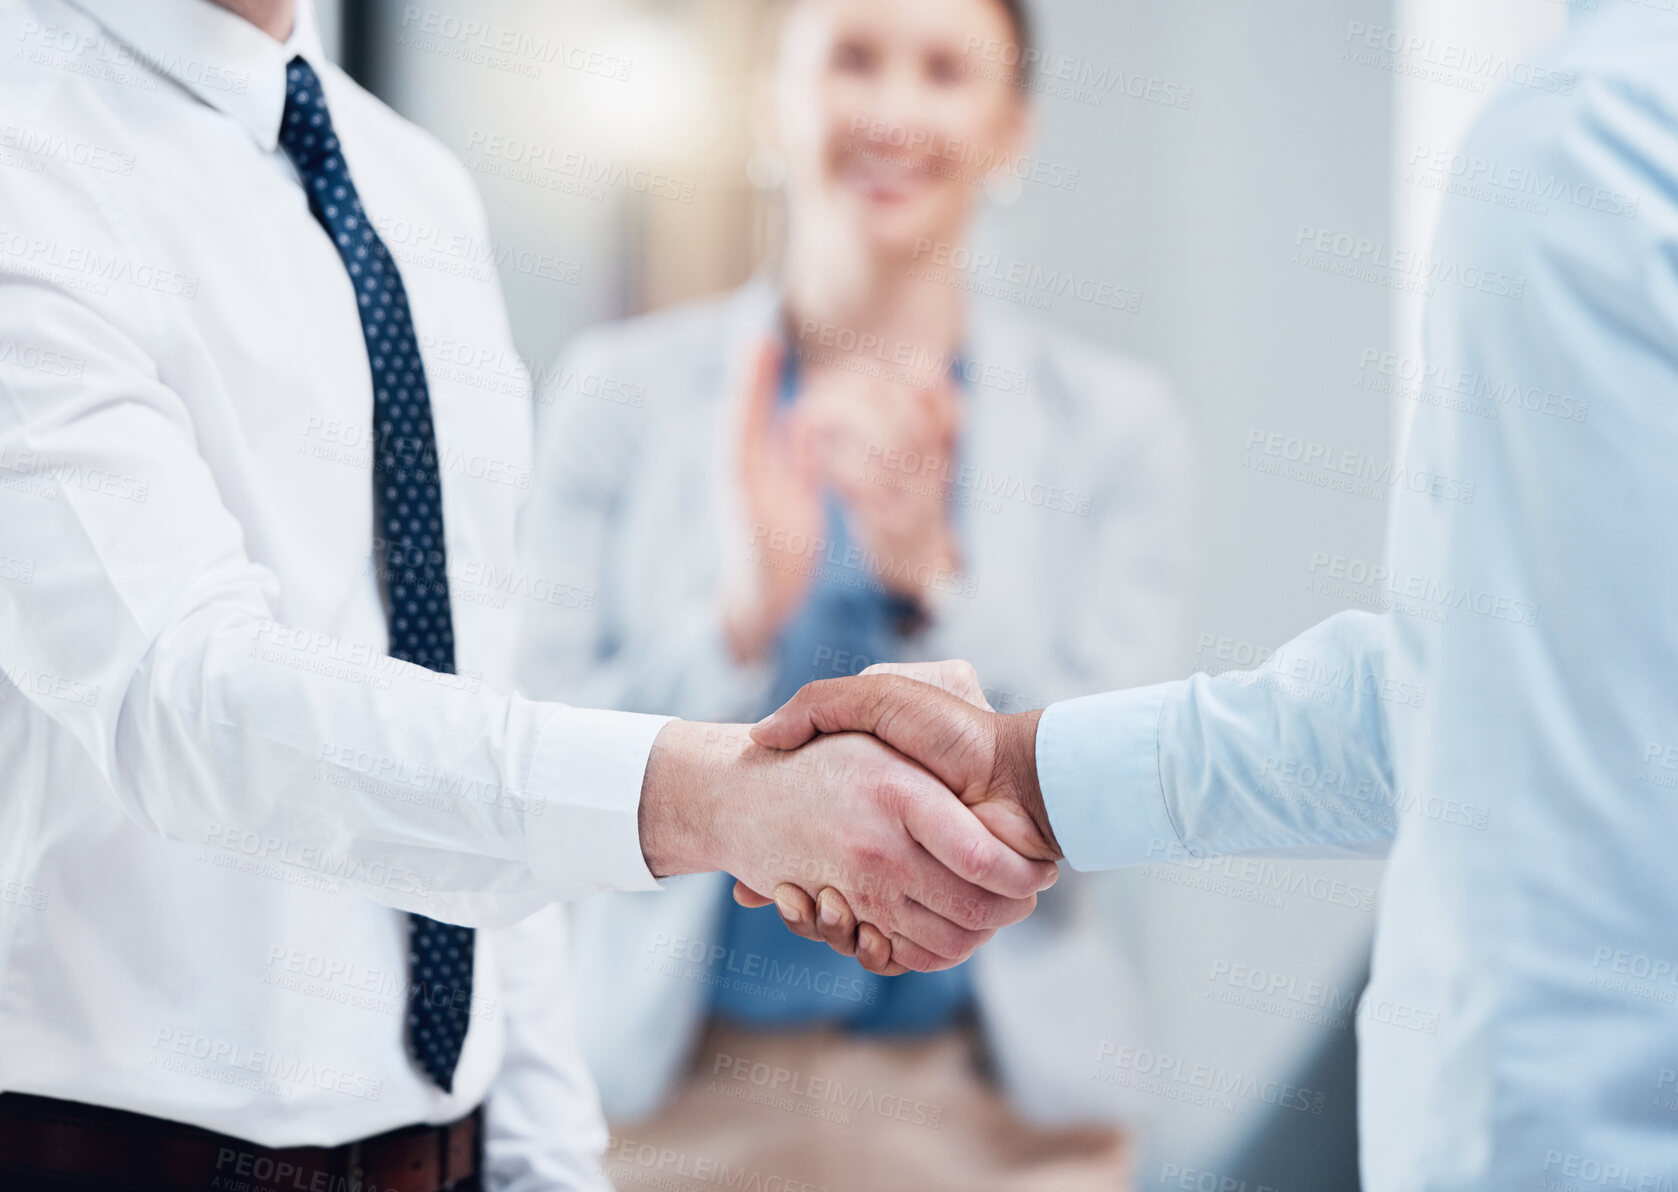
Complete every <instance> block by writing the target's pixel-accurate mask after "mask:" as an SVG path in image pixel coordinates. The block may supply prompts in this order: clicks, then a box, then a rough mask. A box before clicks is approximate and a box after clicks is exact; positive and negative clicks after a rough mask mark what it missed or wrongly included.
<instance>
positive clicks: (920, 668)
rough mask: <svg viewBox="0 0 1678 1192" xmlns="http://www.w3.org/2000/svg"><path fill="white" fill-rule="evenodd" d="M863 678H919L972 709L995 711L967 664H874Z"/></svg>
mask: <svg viewBox="0 0 1678 1192" xmlns="http://www.w3.org/2000/svg"><path fill="white" fill-rule="evenodd" d="M862 673H863V674H865V675H902V676H903V677H904V678H907V679H918V680H919V681H920V682H922V683H930V684H932V685H933V686H934V687H936V688H938V689H939V690H940V691H947V692H949V693H950V694H951V695H953V696H955V697H956V698H957V699H964V700H966V701H967V702H968V703H970V704H972V705H973V706H974V707H975V708H983V709H984V710H985V711H987V712H994V711H996V709H995V708H993V707H991V706H990V700H988V699H986V698H985V689H984V687H983V686H982V685H981V684H980V683H979V672H978V671H976V670H974V669H973V664H972V663H970V662H961V661H957V660H955V659H950V660H948V661H945V662H876V663H875V664H874V665H873V666H871V667H869V668H868V669H867V670H865V671H863V672H862Z"/></svg>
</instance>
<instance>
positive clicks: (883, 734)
mask: <svg viewBox="0 0 1678 1192" xmlns="http://www.w3.org/2000/svg"><path fill="white" fill-rule="evenodd" d="M887 672H896V673H887ZM911 675H917V676H918V677H910V676H911ZM922 679H930V680H931V682H926V681H921V680H922ZM953 692H958V693H959V694H953ZM1040 715H1041V714H1040V713H1038V712H1027V713H1023V714H1021V715H1018V716H1003V715H1000V714H998V713H996V712H994V711H992V710H991V709H990V706H989V705H988V704H987V703H985V702H984V697H983V695H982V693H981V691H980V688H979V683H978V676H977V675H975V674H974V673H973V668H972V667H970V666H968V665H967V664H966V663H942V664H938V666H937V667H935V668H931V669H930V670H929V669H927V668H920V667H881V668H872V667H871V668H870V669H869V670H867V671H864V672H863V673H862V674H861V675H858V676H857V677H855V678H850V679H829V680H823V681H822V682H818V683H811V684H808V685H806V686H805V687H804V688H802V689H801V690H800V691H799V692H798V694H797V695H795V696H794V697H793V698H792V699H791V700H789V701H788V702H787V703H786V704H785V705H784V706H783V707H782V708H781V709H780V710H779V711H777V712H775V713H774V714H773V715H771V716H770V717H768V718H767V719H766V720H764V721H762V722H761V723H759V724H758V725H756V726H755V727H754V728H753V729H752V739H753V740H754V741H756V742H758V743H759V744H761V745H766V746H769V747H771V748H774V749H795V748H798V747H799V746H801V745H803V744H804V743H805V742H807V741H810V740H811V739H812V738H813V737H816V736H817V735H818V734H823V733H843V732H867V733H871V734H873V735H874V736H876V737H878V738H879V739H880V740H882V741H884V742H885V743H886V744H888V745H890V746H892V747H893V748H894V749H896V750H898V751H899V752H901V753H903V754H905V755H907V756H908V757H911V758H913V759H914V760H916V761H917V762H919V763H920V764H921V765H922V766H924V767H926V769H927V770H928V771H930V772H931V773H932V774H933V775H934V776H936V777H937V778H938V779H939V781H941V782H942V783H944V785H946V786H948V787H949V788H950V789H951V790H952V791H954V792H955V793H956V794H957V795H959V796H960V798H961V800H962V802H963V803H965V804H966V805H967V806H968V807H970V808H972V810H973V814H974V816H975V817H976V818H977V819H978V820H979V821H980V822H981V823H983V824H984V825H985V827H986V828H988V829H989V830H990V831H991V833H992V834H993V835H995V836H996V838H997V839H998V840H1000V841H1002V842H1003V843H1005V844H1007V845H1008V846H1009V847H1010V848H1012V849H1013V850H1014V851H1015V852H1017V853H1019V854H1020V855H1021V856H1025V857H1032V858H1035V859H1039V860H1043V861H1051V860H1057V859H1058V858H1059V857H1060V855H1061V850H1060V846H1059V845H1058V843H1056V841H1055V838H1054V833H1053V831H1052V830H1051V829H1050V827H1049V820H1048V814H1047V812H1046V811H1045V810H1044V807H1043V794H1042V790H1041V788H1040V787H1039V786H1038V783H1037V758H1036V737H1037V721H1038V719H1039V717H1040ZM736 897H738V898H740V899H741V901H743V902H746V903H747V905H752V904H753V903H752V900H751V898H750V897H749V895H748V894H746V893H744V892H740V891H737V893H736ZM776 905H777V906H778V907H779V908H780V910H781V912H782V917H783V918H785V919H787V920H788V926H789V927H791V928H792V929H793V930H794V931H796V932H798V934H800V935H804V936H806V937H807V938H812V939H822V940H825V941H826V942H827V943H829V944H831V945H832V946H833V947H834V948H835V949H837V950H838V951H840V952H843V953H845V954H847V955H851V954H855V955H857V956H858V957H859V959H861V960H862V963H863V964H864V966H865V967H867V968H869V969H870V970H871V971H874V972H885V973H890V972H903V971H904V967H903V962H904V957H902V956H900V955H896V949H895V947H894V946H893V947H891V948H889V949H888V948H886V946H885V945H886V944H887V943H889V942H890V941H889V933H882V932H877V931H876V932H872V933H871V932H870V927H869V923H868V922H867V920H868V915H867V912H866V911H861V912H860V918H861V919H862V920H863V921H862V922H860V923H859V921H858V918H859V916H858V914H857V913H856V912H857V911H860V908H853V907H852V906H851V905H849V904H848V900H847V899H845V898H844V897H843V891H839V890H831V891H830V890H823V891H821V892H820V893H819V894H818V895H817V896H816V897H815V899H813V900H812V899H811V898H810V897H809V895H808V894H805V893H803V891H802V890H801V889H786V888H782V889H777V890H776ZM789 912H790V913H789ZM910 967H913V966H910Z"/></svg>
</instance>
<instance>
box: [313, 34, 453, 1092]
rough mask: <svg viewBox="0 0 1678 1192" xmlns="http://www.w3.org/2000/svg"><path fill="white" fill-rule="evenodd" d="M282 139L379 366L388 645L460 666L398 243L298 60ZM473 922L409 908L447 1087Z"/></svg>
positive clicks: (376, 388)
mask: <svg viewBox="0 0 1678 1192" xmlns="http://www.w3.org/2000/svg"><path fill="white" fill-rule="evenodd" d="M280 148H282V149H284V150H285V154H286V156H287V157H289V158H290V159H291V161H292V164H293V165H295V166H296V167H297V172H298V174H299V175H300V176H301V177H302V179H303V188H304V190H305V191H306V192H307V193H308V196H309V210H310V211H312V212H314V216H315V218H316V219H317V220H319V221H320V224H321V226H322V227H324V228H325V229H326V232H327V234H328V235H329V236H331V237H332V242H333V244H334V245H336V246H337V249H338V255H339V256H340V257H342V258H343V261H344V267H345V268H346V269H348V270H349V272H350V278H351V280H352V281H353V282H354V283H355V297H356V302H357V303H358V304H359V306H360V308H361V331H362V335H363V336H364V337H365V338H366V341H367V359H368V363H369V364H371V365H372V370H373V425H374V428H375V432H376V434H375V438H374V453H373V510H374V517H375V519H376V524H377V533H375V535H374V549H375V551H377V552H378V553H379V554H380V555H382V561H383V566H382V567H381V569H380V570H381V573H382V577H383V582H384V595H385V600H386V603H387V605H388V608H389V617H390V654H391V657H393V658H400V659H402V660H403V661H405V662H412V663H417V664H418V665H420V666H423V667H426V668H428V669H430V670H434V671H442V672H444V673H446V674H453V673H454V622H453V619H452V617H451V616H450V613H449V583H448V568H447V560H446V558H445V555H444V546H443V486H442V478H441V476H440V475H439V474H438V467H437V439H436V432H435V429H434V428H433V426H432V422H431V394H430V390H429V389H428V388H427V387H426V383H425V366H424V364H423V363H422V362H421V360H420V352H419V340H418V338H417V337H416V336H415V335H414V323H413V319H412V318H411V316H410V315H409V312H408V294H407V291H406V290H404V289H403V287H402V277H401V274H399V273H398V272H397V269H396V262H395V261H394V260H392V259H391V255H390V250H389V249H387V248H386V247H385V245H384V241H382V240H380V239H379V237H378V234H377V233H376V232H374V231H373V227H372V225H371V224H370V223H369V222H368V221H367V213H366V212H365V211H363V210H362V207H361V199H360V197H359V196H358V195H357V194H356V190H355V184H354V183H353V182H351V181H350V174H349V170H348V168H347V167H346V166H345V165H344V157H343V154H342V153H341V152H339V146H338V138H337V136H336V135H335V134H334V133H333V131H332V117H331V115H330V114H329V113H328V112H327V110H326V96H324V95H323V94H321V87H320V79H319V78H318V77H317V76H316V75H315V72H314V70H313V69H312V68H311V67H310V66H309V64H308V63H307V62H305V61H303V59H302V58H300V57H299V58H293V59H292V60H291V64H290V65H289V66H288V67H287V68H286V103H285V116H284V119H283V121H282V123H281V125H280ZM472 952H473V932H472V929H471V928H470V927H455V926H453V925H451V924H448V923H439V922H437V921H436V920H434V919H428V918H426V917H425V916H424V915H409V916H408V976H409V996H408V1020H407V1042H408V1051H409V1053H410V1054H411V1055H412V1056H413V1057H414V1061H415V1062H416V1063H417V1064H419V1066H420V1067H421V1068H422V1069H424V1070H425V1073H426V1075H427V1076H429V1077H431V1079H432V1080H433V1081H435V1082H436V1083H437V1085H438V1087H440V1088H442V1089H443V1090H444V1091H445V1092H448V1091H452V1090H453V1087H454V1070H455V1065H456V1064H457V1063H458V1062H459V1061H460V1049H461V1046H462V1045H463V1044H464V1043H465V1042H466V1027H467V1023H468V1021H469V1017H470V1015H469V1014H468V1008H469V1006H470V1004H471V999H472Z"/></svg>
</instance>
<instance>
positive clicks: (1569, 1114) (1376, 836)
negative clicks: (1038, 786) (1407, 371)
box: [1037, 0, 1678, 1192]
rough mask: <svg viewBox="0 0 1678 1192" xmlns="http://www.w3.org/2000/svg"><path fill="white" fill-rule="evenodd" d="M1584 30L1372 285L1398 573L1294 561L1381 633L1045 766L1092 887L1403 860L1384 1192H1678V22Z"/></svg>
mask: <svg viewBox="0 0 1678 1192" xmlns="http://www.w3.org/2000/svg"><path fill="white" fill-rule="evenodd" d="M1596 7H1597V11H1594V12H1591V13H1585V14H1581V15H1580V16H1579V17H1576V19H1575V27H1574V29H1573V31H1572V33H1571V34H1570V35H1569V36H1568V37H1567V38H1566V39H1564V41H1563V42H1562V43H1561V44H1560V45H1559V46H1557V47H1556V48H1555V49H1554V50H1553V51H1552V52H1551V53H1550V54H1548V55H1546V59H1545V60H1546V62H1547V63H1548V64H1549V65H1550V67H1551V68H1552V70H1553V71H1554V72H1556V73H1555V74H1545V75H1542V76H1541V75H1537V74H1529V75H1526V76H1525V78H1526V79H1527V82H1526V83H1525V84H1522V83H1515V84H1510V85H1507V86H1506V89H1505V91H1504V92H1503V93H1502V94H1501V95H1500V96H1498V97H1497V98H1496V99H1495V100H1494V101H1493V103H1492V104H1491V106H1490V107H1489V109H1488V111H1487V114H1486V115H1485V116H1484V117H1483V119H1482V120H1481V121H1480V123H1479V125H1478V127H1477V129H1476V131H1475V132H1474V134H1473V135H1472V136H1471V138H1470V141H1469V143H1468V144H1467V145H1466V146H1465V147H1464V150H1463V153H1464V155H1465V157H1466V158H1467V159H1469V160H1471V161H1477V162H1480V163H1483V164H1482V166H1481V167H1480V168H1481V170H1482V175H1481V178H1480V180H1479V184H1478V185H1475V186H1471V187H1466V188H1461V189H1460V190H1459V192H1458V193H1454V194H1450V195H1448V197H1447V198H1446V202H1445V208H1444V212H1443V217H1442V224H1441V229H1440V233H1439V236H1438V239H1437V242H1436V244H1435V247H1434V249H1433V252H1432V254H1431V256H1429V257H1428V258H1426V259H1425V260H1421V261H1413V262H1399V261H1397V260H1393V259H1388V260H1386V261H1384V262H1379V263H1376V265H1375V267H1378V268H1384V269H1388V270H1394V269H1406V270H1408V269H1415V270H1423V271H1432V272H1431V274H1430V276H1431V279H1432V284H1433V291H1432V295H1431V297H1430V300H1429V306H1428V314H1427V319H1426V324H1425V332H1424V336H1425V349H1424V355H1425V362H1426V368H1427V376H1428V378H1429V380H1428V383H1427V384H1426V386H1425V387H1424V388H1423V389H1422V390H1421V391H1420V393H1419V394H1418V395H1417V397H1416V399H1415V400H1414V402H1413V418H1412V424H1411V427H1410V430H1409V434H1408V440H1407V446H1406V449H1405V453H1404V457H1403V463H1402V467H1403V475H1402V477H1401V479H1400V481H1399V482H1398V483H1396V484H1395V488H1396V492H1397V496H1396V498H1395V501H1394V503H1393V508H1392V522H1391V525H1390V528H1389V542H1388V550H1387V555H1386V558H1385V560H1384V561H1382V560H1360V559H1346V558H1337V557H1335V556H1334V555H1333V554H1332V552H1327V551H1316V552H1313V551H1310V550H1309V549H1307V550H1306V551H1304V552H1302V557H1301V559H1300V567H1301V570H1302V572H1303V573H1304V574H1303V575H1302V577H1301V578H1302V579H1304V580H1305V582H1307V583H1309V584H1310V585H1312V586H1313V587H1314V588H1315V589H1317V590H1319V591H1323V592H1327V593H1329V594H1332V595H1338V596H1340V597H1342V598H1343V599H1344V601H1345V602H1346V603H1347V604H1349V605H1354V606H1359V607H1361V608H1362V609H1365V610H1369V611H1352V612H1346V613H1342V614H1340V615H1338V616H1336V617H1333V618H1331V619H1330V620H1328V621H1326V622H1324V623H1323V624H1321V625H1319V626H1317V627H1316V628H1314V629H1312V630H1310V631H1308V632H1306V633H1304V634H1302V635H1301V636H1300V637H1299V638H1297V639H1295V640H1294V641H1293V642H1291V643H1289V644H1288V645H1287V646H1285V647H1283V648H1282V649H1281V650H1280V651H1278V652H1277V654H1276V655H1275V656H1274V657H1273V658H1272V659H1270V660H1269V662H1268V663H1267V665H1266V666H1265V667H1264V668H1262V669H1261V670H1260V671H1257V672H1249V673H1247V674H1244V675H1223V676H1219V677H1217V678H1208V677H1207V676H1204V675H1200V676H1196V677H1194V678H1192V679H1189V680H1187V681H1185V682H1178V683H1168V684H1164V685H1162V686H1157V687H1151V688H1143V689H1139V690H1134V691H1128V692H1120V693H1115V694H1109V695H1100V696H1093V697H1089V698H1086V699H1079V700H1073V701H1070V702H1066V703H1060V704H1056V705H1054V706H1052V707H1051V708H1050V709H1049V710H1048V712H1047V713H1046V714H1045V716H1044V718H1043V721H1042V724H1041V726H1040V728H1039V731H1038V739H1037V756H1038V768H1039V773H1040V775H1041V778H1042V782H1043V789H1044V795H1045V798H1046V800H1047V802H1048V808H1049V814H1050V818H1051V821H1052V823H1053V826H1054V829H1055V832H1056V835H1057V836H1058V837H1059V839H1060V841H1061V843H1062V845H1063V847H1064V848H1065V850H1066V853H1067V856H1068V859H1069V860H1070V861H1071V863H1072V864H1073V865H1074V866H1075V867H1076V868H1079V869H1103V868H1110V867H1115V866H1121V865H1130V864H1136V863H1139V862H1144V861H1170V860H1172V859H1173V858H1174V857H1175V858H1181V857H1184V856H1192V857H1199V856H1205V855H1212V854H1237V853H1271V854H1292V855H1298V856H1304V855H1315V856H1348V855H1350V856H1380V855H1386V856H1388V857H1389V858H1390V863H1389V866H1388V869H1387V874H1386V879H1385V883H1384V887H1383V890H1382V895H1381V905H1380V912H1379V921H1378V929H1377V933H1376V941H1375V956H1374V970H1373V978H1372V981H1371V984H1370V987H1369V990H1368V993H1367V995H1366V999H1365V1002H1364V1005H1363V1007H1362V1009H1361V1012H1360V1014H1359V1041H1360V1044H1361V1048H1362V1057H1363V1060H1362V1068H1361V1074H1360V1088H1359V1099H1360V1103H1359V1112H1360V1114H1361V1119H1362V1121H1361V1133H1362V1147H1361V1152H1362V1163H1363V1167H1364V1185H1365V1187H1366V1188H1368V1189H1370V1190H1371V1192H1423V1190H1429V1192H1446V1190H1450V1192H1469V1190H1470V1189H1472V1190H1473V1192H1505V1190H1507V1192H1515V1190H1517V1189H1518V1190H1520V1192H1544V1190H1546V1189H1553V1190H1555V1192H1563V1190H1565V1189H1578V1190H1580V1192H1588V1190H1593V1189H1611V1190H1614V1192H1620V1190H1622V1189H1639V1190H1641V1189H1662V1190H1670V1189H1673V1188H1675V1187H1678V11H1674V8H1675V6H1674V4H1673V3H1672V2H1671V0H1659V2H1658V3H1657V2H1654V0H1647V2H1637V0H1600V4H1599V5H1598V6H1596ZM1539 79H1548V80H1549V83H1548V84H1544V83H1540V82H1538V81H1537V80H1539ZM1511 197H1518V198H1521V199H1522V200H1523V201H1521V202H1518V203H1515V202H1510V201H1508V200H1509V199H1510V198H1511ZM1393 367H1394V368H1395V369H1396V368H1398V367H1401V365H1399V364H1398V363H1397V362H1394V364H1393ZM1464 483H1467V484H1472V485H1473V490H1472V492H1473V496H1472V500H1465V499H1462V497H1463V493H1464V491H1465V490H1464V489H1463V488H1462V484H1464ZM1441 494H1450V495H1452V496H1454V497H1455V498H1456V499H1448V498H1447V496H1446V495H1441ZM1092 1058H1095V1059H1096V1062H1097V1064H1098V1065H1099V1064H1103V1063H1107V1064H1112V1063H1122V1062H1123V1059H1122V1057H1110V1056H1108V1057H1092ZM1151 1075H1152V1076H1154V1077H1155V1078H1157V1079H1162V1080H1166V1081H1175V1082H1178V1083H1181V1084H1182V1085H1184V1087H1185V1089H1186V1088H1188V1087H1190V1086H1192V1085H1194V1084H1196V1083H1201V1084H1206V1083H1208V1082H1215V1081H1216V1080H1218V1079H1219V1074H1218V1073H1217V1072H1216V1071H1206V1070H1205V1069H1203V1068H1184V1069H1182V1070H1178V1071H1169V1072H1155V1073H1152V1074H1151Z"/></svg>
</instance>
